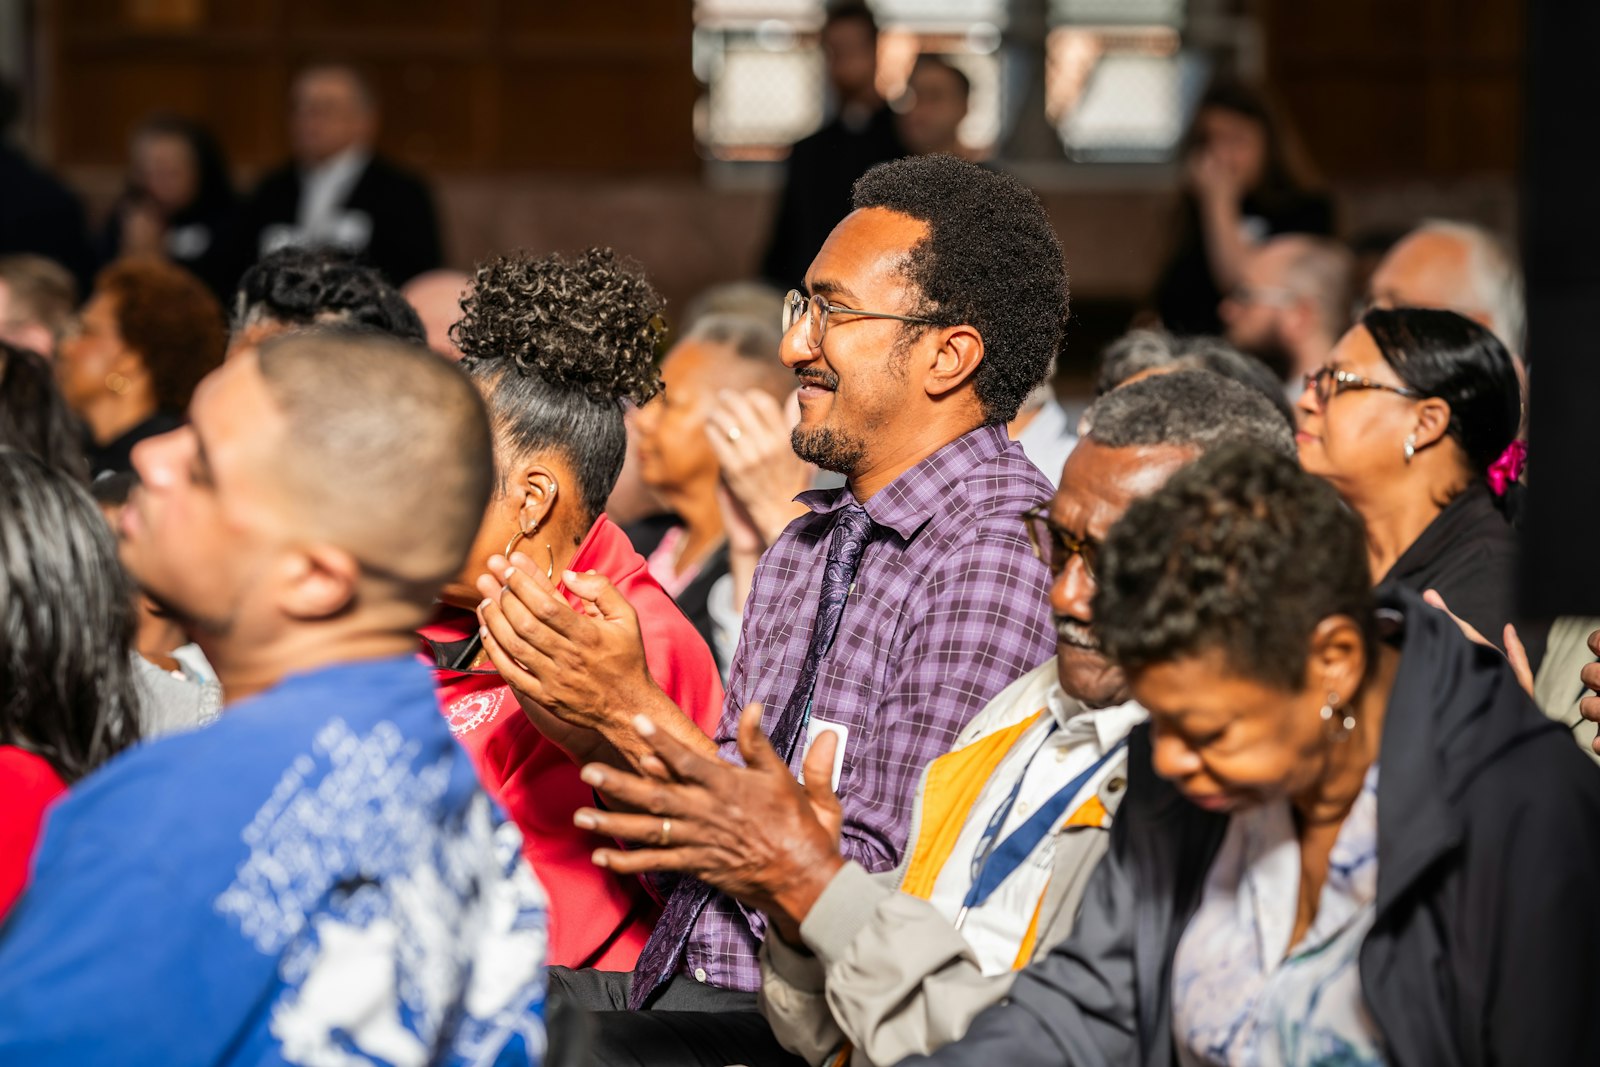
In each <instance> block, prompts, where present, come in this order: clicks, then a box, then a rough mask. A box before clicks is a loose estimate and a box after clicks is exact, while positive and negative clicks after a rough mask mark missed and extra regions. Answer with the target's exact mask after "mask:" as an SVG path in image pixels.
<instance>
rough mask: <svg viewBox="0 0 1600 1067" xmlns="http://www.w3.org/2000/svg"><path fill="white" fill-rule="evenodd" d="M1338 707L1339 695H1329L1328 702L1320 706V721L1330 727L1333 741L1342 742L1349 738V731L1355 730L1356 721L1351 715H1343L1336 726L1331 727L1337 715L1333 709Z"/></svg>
mask: <svg viewBox="0 0 1600 1067" xmlns="http://www.w3.org/2000/svg"><path fill="white" fill-rule="evenodd" d="M1338 706H1339V694H1338V693H1329V694H1328V702H1327V703H1326V704H1323V705H1322V712H1321V715H1322V721H1323V722H1325V723H1328V724H1329V725H1330V726H1332V728H1333V739H1334V740H1335V741H1343V740H1345V739H1346V738H1348V737H1349V736H1350V731H1351V730H1354V729H1355V728H1356V720H1355V717H1354V716H1353V715H1345V716H1344V717H1342V718H1340V719H1339V723H1338V725H1337V726H1333V721H1334V716H1336V715H1337V714H1338V712H1337V711H1335V710H1334V709H1336V708H1337V707H1338Z"/></svg>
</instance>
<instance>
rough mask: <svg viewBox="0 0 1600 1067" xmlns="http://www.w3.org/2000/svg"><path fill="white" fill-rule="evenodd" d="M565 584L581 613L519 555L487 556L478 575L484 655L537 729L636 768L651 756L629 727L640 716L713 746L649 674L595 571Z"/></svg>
mask: <svg viewBox="0 0 1600 1067" xmlns="http://www.w3.org/2000/svg"><path fill="white" fill-rule="evenodd" d="M562 582H563V584H564V585H565V586H566V588H567V590H568V591H569V592H571V593H572V594H574V595H575V596H577V597H578V598H579V599H580V601H581V602H582V610H579V611H575V610H573V608H572V606H571V605H570V604H568V603H567V600H566V598H565V597H563V596H562V595H561V592H560V590H558V589H557V588H556V586H555V585H554V583H553V582H552V581H551V580H550V579H549V578H547V577H546V576H545V574H544V572H543V571H541V570H540V569H539V567H538V565H537V564H535V563H534V562H533V561H532V560H531V559H529V558H528V557H527V556H524V555H523V554H522V553H520V552H518V553H516V554H514V555H512V557H511V559H510V561H509V562H508V561H507V560H505V559H503V558H502V557H500V556H493V557H490V559H489V574H486V575H484V576H483V577H481V578H479V579H478V591H479V592H480V593H482V594H483V596H484V601H483V603H481V604H480V605H478V618H479V620H480V621H481V622H482V624H483V629H482V635H483V647H484V651H485V652H487V653H488V656H489V659H490V661H491V662H492V663H493V664H494V667H495V670H497V671H499V672H500V676H501V677H503V678H504V679H505V680H506V681H507V682H508V683H509V684H510V685H511V688H512V691H513V692H515V693H516V694H517V699H518V701H519V702H520V703H521V704H522V707H523V710H524V711H525V712H526V713H527V714H528V717H529V719H530V720H531V721H532V722H533V724H534V725H535V726H536V727H538V728H539V729H540V731H541V732H544V733H545V735H546V736H547V737H549V738H550V739H551V740H552V741H554V742H555V743H556V744H558V745H560V746H561V747H562V748H563V749H565V750H566V751H567V752H568V753H569V754H570V755H572V756H573V758H575V759H577V760H578V761H580V762H584V761H587V760H593V759H601V760H606V761H608V762H618V761H619V760H620V761H624V762H627V763H629V764H632V765H635V766H636V765H637V763H636V760H637V759H638V757H640V756H642V755H643V754H644V753H645V751H646V749H645V746H644V745H643V744H642V742H641V740H640V738H639V737H638V735H637V733H636V732H635V731H634V729H633V721H634V719H635V717H636V716H638V715H644V716H646V717H647V718H648V719H649V720H650V721H652V722H654V723H656V724H657V725H659V726H661V727H663V728H665V729H668V730H670V731H672V732H673V733H675V734H678V735H679V736H682V737H685V738H699V741H700V743H701V744H703V745H704V746H705V747H706V749H708V750H713V749H712V746H711V742H710V740H709V739H707V738H706V737H705V735H704V734H701V733H700V731H699V730H698V729H697V728H696V727H695V725H694V724H693V723H692V722H690V721H689V719H688V718H687V716H685V715H684V714H683V713H682V712H681V711H679V710H678V708H677V705H675V704H673V702H672V699H671V698H670V697H668V696H667V695H666V694H665V693H663V692H662V691H661V689H660V688H659V687H658V686H657V685H656V683H655V680H654V679H652V678H651V677H650V670H649V667H648V666H647V664H646V662H645V655H644V639H643V637H642V636H641V634H640V630H639V618H638V615H636V614H635V613H634V610H633V606H632V605H630V604H629V603H628V601H627V599H626V598H625V597H623V595H622V594H621V593H619V592H617V590H616V587H614V586H613V585H612V584H611V583H610V582H609V581H608V580H606V579H605V578H604V577H603V576H601V575H598V574H594V573H593V572H590V573H586V574H577V573H574V572H572V571H568V572H566V573H565V574H564V575H563V578H562ZM688 743H690V744H693V743H694V742H693V741H692V740H689V742H688Z"/></svg>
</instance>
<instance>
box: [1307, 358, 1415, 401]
mask: <svg viewBox="0 0 1600 1067" xmlns="http://www.w3.org/2000/svg"><path fill="white" fill-rule="evenodd" d="M1305 386H1306V391H1307V392H1309V393H1311V395H1312V396H1314V397H1316V398H1317V407H1319V408H1320V407H1326V406H1327V404H1328V401H1330V400H1332V399H1333V398H1334V397H1336V396H1338V395H1339V394H1340V393H1348V392H1353V391H1358V390H1362V389H1377V390H1380V391H1382V392H1385V393H1394V394H1395V395H1396V396H1403V397H1406V398H1407V399H1409V400H1421V399H1423V396H1422V394H1421V393H1419V392H1417V391H1416V390H1415V389H1409V388H1407V387H1406V386H1403V385H1390V384H1388V383H1387V382H1375V381H1373V380H1372V379H1371V378H1363V377H1362V376H1361V375H1359V374H1352V373H1351V372H1350V371H1347V370H1340V369H1339V368H1337V367H1322V368H1320V369H1318V370H1315V371H1312V372H1311V373H1310V374H1308V375H1306V377H1305Z"/></svg>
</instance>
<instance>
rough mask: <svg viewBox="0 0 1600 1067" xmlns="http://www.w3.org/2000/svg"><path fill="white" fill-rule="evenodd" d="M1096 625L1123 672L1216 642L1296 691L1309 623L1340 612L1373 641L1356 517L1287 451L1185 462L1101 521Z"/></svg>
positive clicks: (1229, 658) (1236, 662) (1255, 671)
mask: <svg viewBox="0 0 1600 1067" xmlns="http://www.w3.org/2000/svg"><path fill="white" fill-rule="evenodd" d="M1099 578H1100V582H1099V589H1098V591H1097V592H1096V594H1095V600H1094V618H1095V628H1096V630H1097V631H1098V633H1099V635H1100V641H1101V644H1102V645H1103V647H1104V648H1105V650H1106V653H1107V654H1108V655H1109V656H1110V657H1111V658H1112V659H1113V660H1114V661H1116V663H1117V664H1118V665H1119V666H1121V667H1122V669H1123V670H1124V671H1126V672H1128V674H1129V675H1130V677H1131V676H1135V675H1137V674H1138V672H1139V671H1140V670H1143V669H1144V668H1146V667H1149V666H1151V665H1152V664H1156V663H1165V662H1170V661H1172V660H1174V659H1179V658H1182V657H1185V656H1193V655H1200V654H1204V653H1206V652H1209V651H1212V650H1218V651H1220V652H1221V653H1222V655H1223V658H1224V660H1225V661H1226V663H1227V665H1228V667H1229V668H1230V669H1232V670H1233V671H1236V672H1238V673H1239V674H1241V675H1243V676H1244V677H1247V678H1252V679H1255V680H1256V681H1259V682H1263V683H1266V684H1268V685H1275V686H1278V687H1280V688H1284V689H1291V690H1297V689H1299V688H1301V687H1302V686H1304V684H1305V669H1306V655H1307V651H1308V642H1309V641H1310V639H1311V634H1312V632H1313V631H1314V630H1315V629H1316V627H1317V624H1318V623H1319V622H1321V621H1322V620H1323V619H1326V618H1329V617H1331V616H1334V615H1346V616H1349V617H1350V618H1351V619H1353V620H1354V621H1355V622H1356V624H1357V625H1358V626H1360V627H1361V629H1362V631H1363V633H1364V634H1365V636H1366V643H1367V646H1368V652H1369V656H1368V659H1369V662H1370V659H1371V656H1370V652H1371V649H1372V646H1373V642H1374V635H1375V619H1374V611H1375V607H1376V602H1375V600H1374V596H1373V592H1372V582H1371V578H1370V576H1369V573H1368V568H1367V546H1366V534H1365V532H1364V530H1363V527H1362V524H1361V520H1360V519H1359V518H1358V517H1357V516H1356V515H1355V513H1354V512H1352V511H1351V510H1350V509H1349V508H1348V507H1346V506H1345V504H1344V502H1343V501H1341V500H1340V499H1339V495H1338V493H1336V492H1335V491H1334V490H1333V488H1332V487H1331V486H1330V485H1329V484H1328V483H1327V482H1326V481H1324V480H1323V479H1321V478H1317V477H1314V476H1313V475H1310V474H1307V473H1306V472H1305V471H1303V470H1301V469H1300V465H1299V464H1298V463H1296V462H1295V461H1294V460H1293V459H1290V458H1287V457H1285V456H1282V455H1277V454H1273V453H1270V452H1264V451H1262V450H1261V449H1259V448H1253V447H1237V446H1234V447H1228V448H1224V449H1221V450H1219V451H1217V452H1214V453H1211V454H1209V455H1206V456H1202V457H1201V458H1199V459H1197V460H1195V461H1194V462H1193V463H1192V464H1190V465H1189V466H1187V467H1185V468H1183V469H1182V470H1180V471H1179V472H1178V473H1176V474H1174V475H1173V476H1172V478H1171V480H1169V481H1168V482H1167V484H1166V485H1164V486H1163V487H1162V488H1161V489H1159V490H1157V491H1156V492H1155V493H1154V494H1152V495H1151V496H1148V497H1145V498H1144V499H1142V500H1138V501H1135V502H1134V504H1133V505H1132V506H1131V507H1129V508H1128V510H1127V512H1126V513H1125V514H1124V515H1123V517H1122V518H1121V519H1120V520H1119V521H1118V522H1117V524H1116V525H1115V526H1113V527H1112V528H1111V532H1110V534H1109V535H1108V536H1107V537H1106V542H1105V548H1104V550H1103V552H1102V554H1101V564H1100V575H1099Z"/></svg>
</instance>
